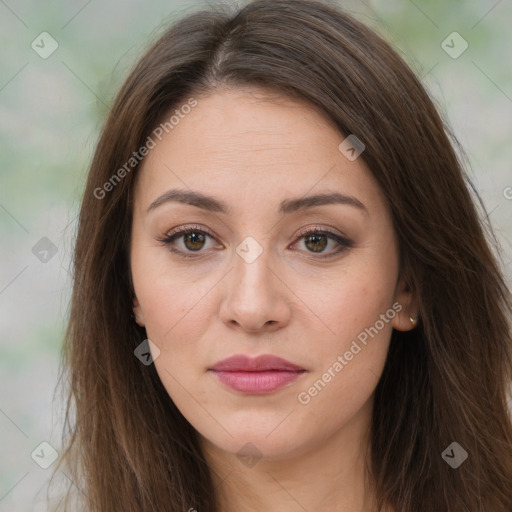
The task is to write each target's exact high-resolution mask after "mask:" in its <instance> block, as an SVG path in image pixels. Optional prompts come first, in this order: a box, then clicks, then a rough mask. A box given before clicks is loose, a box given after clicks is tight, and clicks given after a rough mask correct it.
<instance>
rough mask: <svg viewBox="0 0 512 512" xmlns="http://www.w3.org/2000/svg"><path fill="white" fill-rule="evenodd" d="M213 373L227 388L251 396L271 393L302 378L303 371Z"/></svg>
mask: <svg viewBox="0 0 512 512" xmlns="http://www.w3.org/2000/svg"><path fill="white" fill-rule="evenodd" d="M212 372H213V373H214V374H215V375H216V376H217V378H218V379H219V380H220V381H221V382H222V383H223V384H225V385H226V386H229V387H230V388H232V389H234V390H235V391H240V392H241V393H247V394H251V395H259V394H264V393H271V392H272V391H275V390H277V389H279V388H282V387H283V386H286V384H289V383H290V382H293V381H294V380H295V379H297V378H298V377H300V376H301V375H302V374H303V373H304V370H301V371H280V370H269V371H264V372H225V371H215V370H212Z"/></svg>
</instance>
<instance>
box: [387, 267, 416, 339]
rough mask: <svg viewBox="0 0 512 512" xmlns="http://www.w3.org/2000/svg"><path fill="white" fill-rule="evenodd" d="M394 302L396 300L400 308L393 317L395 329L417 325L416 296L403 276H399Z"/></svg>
mask: <svg viewBox="0 0 512 512" xmlns="http://www.w3.org/2000/svg"><path fill="white" fill-rule="evenodd" d="M395 302H398V303H399V304H400V305H401V306H402V309H400V311H398V312H397V314H396V315H395V317H394V318H393V321H392V325H393V328H394V329H396V330H397V331H410V330H411V329H414V328H415V327H416V325H418V314H419V311H418V297H417V294H416V291H415V290H413V289H412V287H411V286H410V285H409V282H408V280H407V278H406V277H405V276H402V277H401V278H400V281H399V283H398V285H397V287H396V291H395ZM411 319H412V320H413V321H411Z"/></svg>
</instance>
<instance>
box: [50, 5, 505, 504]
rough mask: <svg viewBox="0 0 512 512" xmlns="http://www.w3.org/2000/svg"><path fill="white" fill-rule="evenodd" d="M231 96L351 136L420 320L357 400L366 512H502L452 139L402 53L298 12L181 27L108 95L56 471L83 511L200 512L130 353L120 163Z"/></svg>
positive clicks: (497, 449) (497, 353) (127, 208)
mask: <svg viewBox="0 0 512 512" xmlns="http://www.w3.org/2000/svg"><path fill="white" fill-rule="evenodd" d="M242 85H249V86H251V85H252V86H262V87H265V88H267V89H271V90H274V91H276V92H279V93H282V94H284V95H286V96H289V97H298V98H301V99H302V100H306V101H308V102H310V103H311V104H313V105H314V106H316V108H317V109H318V110H319V111H321V112H323V113H324V114H325V116H326V117H327V118H329V119H331V120H332V121H334V123H336V126H338V127H339V130H340V133H341V134H355V135H356V136H357V137H358V138H359V139H360V140H361V141H362V142H363V143H364V144H365V151H364V154H363V156H362V157H363V158H364V160H365V162H366V164H367V165H368V166H369V168H370V170H371V172H372V173H373V175H374V177H375V178H376V180H377V181H378V183H379V185H380V187H381V189H382V191H383V193H384V194H385V196H386V198H387V201H388V203H389V206H390V209H391V212H392V217H393V222H394V228H395V230H396V233H397V235H398V239H399V247H400V258H401V272H402V273H403V275H405V276H406V278H407V280H408V283H409V286H410V287H411V289H413V290H415V292H416V293H417V296H418V298H419V312H420V322H419V324H418V327H417V328H416V329H413V330H412V331H408V332H398V331H393V334H392V339H391V344H390V349H389V354H388V358H387V361H386V365H385V368H384V372H383V375H382V377H381V379H380V381H379V383H378V386H377V389H376V392H375V400H374V411H373V419H372V426H371V429H372V430H371V464H370V466H369V467H368V468H367V470H368V472H367V474H368V477H369V478H370V479H371V482H372V484H373V485H374V489H375V494H376V496H377V498H378V503H377V506H378V508H379V509H380V508H381V507H383V506H384V505H385V504H386V503H388V504H390V505H391V506H392V507H393V508H394V510H395V511H396V512H410V511H412V510H414V511H415V512H420V511H425V512H437V511H446V510H453V511H468V512H473V511H475V512H476V511H486V512H487V511H492V512H510V511H511V510H512V493H511V490H510V485H511V483H512V424H511V419H510V416H509V412H508V410H507V391H508V389H509V388H508V386H509V385H510V383H511V381H512V354H511V352H512V349H511V347H512V340H511V321H510V320H511V316H512V315H511V300H510V294H509V291H508V289H507V287H506V285H505V283H504V280H503V277H502V274H501V271H500V267H499V264H498V261H497V258H496V256H495V255H494V254H493V252H492V250H491V247H492V246H493V244H494V243H495V239H494V238H493V235H492V229H490V227H488V228H486V226H485V223H484V221H483V220H481V216H482V218H484V217H485V208H484V207H483V205H482V202H481V200H480V199H479V197H478V194H477V193H476V191H475V190H474V189H473V188H472V185H471V182H470V180H469V178H468V176H467V174H466V173H465V171H464V168H463V163H462V160H461V157H460V156H458V155H457V152H456V151H455V149H454V147H455V145H457V144H458V143H457V141H456V139H455V137H453V135H452V134H451V132H450V131H449V129H448V127H447V126H446V123H445V122H444V121H443V119H442V118H441V116H440V114H439V113H438V112H437V111H436V108H435V107H434V105H433V102H432V100H431V99H430V98H429V96H428V94H427V93H426V91H425V89H424V88H423V87H422V85H421V84H420V82H419V80H418V78H417V77H416V76H415V75H414V73H413V72H412V71H411V70H410V69H409V67H408V66H407V65H406V64H405V62H404V61H403V60H402V59H401V57H400V56H399V55H398V54H397V53H396V52H395V51H394V50H393V49H392V48H391V47H390V45H389V44H388V43H386V42H385V41H384V40H383V39H382V38H381V37H380V36H378V35H377V34H376V33H374V31H372V30H370V29H369V28H367V27H366V26H364V25H363V24H361V23H360V22H358V21H357V20H355V19H353V18H352V17H351V16H350V15H348V14H346V13H344V12H343V11H341V10H340V9H338V8H336V7H335V6H333V5H331V4H330V3H326V2H321V1H315V0H256V1H252V2H250V3H248V4H246V5H245V6H243V7H242V8H240V9H238V10H237V11H236V12H230V11H228V10H226V9H224V8H221V7H219V8H215V9H212V8H207V9H203V10H201V11H199V12H195V13H192V14H189V15H188V16H186V17H185V18H183V19H181V20H180V21H179V22H177V23H175V24H174V25H173V26H172V27H170V28H169V29H167V30H166V31H165V33H164V34H163V35H162V36H161V37H160V38H159V39H158V41H156V43H154V44H153V46H151V48H150V49H149V50H148V51H147V52H146V53H145V55H144V56H143V57H142V58H141V59H140V60H139V62H138V63H137V64H136V66H135V67H134V69H133V71H132V72H131V74H130V75H129V76H128V78H127V79H126V81H125V83H124V84H123V86H122V88H121V90H120V92H119V93H118V95H117V97H116V99H115V101H114V104H113V106H112V109H111V110H110V113H109V115H108V118H107V120H106V122H105V124H104V127H103V130H102V132H101V136H100V139H99V142H98V144H97V148H96V152H95V154H94V158H93V160H92V163H91V166H90V171H89V174H88V180H87V184H86V187H85V192H84V195H83V199H82V206H81V211H80V216H79V224H78V234H77V240H76V248H75V253H74V282H73V294H72V303H71V311H70V318H69V325H68V330H67V336H66V342H65V346H64V350H63V360H62V368H63V375H65V376H67V377H68V379H66V380H65V382H67V381H68V380H69V395H68V400H67V416H66V428H69V437H65V446H66V450H65V452H64V454H63V457H61V459H60V461H59V463H58V465H57V467H56V469H55V472H54V475H55V474H56V473H57V472H58V471H59V470H60V469H61V468H63V467H64V465H65V464H66V469H65V471H66V474H67V475H68V477H69V478H70V479H72V481H74V482H75V485H76V486H77V487H79V488H80V490H81V491H82V494H81V496H82V497H83V500H82V501H83V503H84V504H85V505H86V508H87V510H91V511H98V512H112V511H143V510H144V511H146V510H147V511H150V510H151V511H153V512H159V511H161V512H164V511H165V512H170V511H174V512H177V511H180V512H183V511H187V510H190V509H196V510H198V511H200V512H215V511H218V508H217V505H216V493H215V488H214V485H213V479H212V475H211V469H210V468H209V467H208V465H207V464H206V462H205V459H204V457H203V454H202V452H201V449H200V447H199V443H198V440H197V438H196V432H195V430H194V428H193V427H192V426H191V425H190V424H189V423H188V421H187V420H186V419H185V418H184V417H183V416H182V414H181V413H180V411H179V410H178V409H177V408H176V406H175V405H174V403H173V402H172V400H171V399H170V397H169V395H168V394H167V392H166V390H165V388H164V387H163V385H162V383H161V382H160V379H159V377H158V375H157V373H156V370H155V368H154V365H150V366H145V365H143V364H141V362H140V361H139V360H138V359H137V358H136V357H135V356H134V350H135V348H136V347H137V346H138V345H139V344H140V343H141V341H142V340H144V339H145V338H146V335H145V330H144V329H143V328H140V327H138V326H137V325H136V323H135V322H134V321H133V319H132V318H131V312H132V297H133V289H132V286H131V276H130V265H129V254H128V248H129V240H130V231H131V216H132V192H133V183H134V179H135V176H136V174H137V168H138V165H135V164H134V162H133V161H132V164H133V165H132V164H130V165H131V166H128V167H126V162H128V161H130V158H131V157H132V156H133V154H134V152H137V151H138V150H139V149H140V148H141V147H142V146H144V145H145V144H147V142H148V137H149V136H150V134H151V133H152V130H154V129H155V127H156V126H157V124H158V123H159V122H160V121H161V119H162V118H163V116H164V115H168V113H169V112H171V111H173V110H174V109H175V108H177V107H179V106H180V105H183V104H185V103H187V101H189V100H190V98H192V97H194V98H200V97H201V95H205V94H211V93H212V92H215V89H216V88H218V87H221V86H228V87H237V86H242ZM199 101H200V100H199ZM340 140H341V139H340ZM123 166H125V167H124V169H125V172H124V173H121V175H122V177H121V178H120V179H119V180H117V179H116V180H115V181H112V178H113V175H114V174H116V173H117V177H118V178H119V176H120V174H119V173H118V170H119V169H121V168H122V167H123ZM109 180H110V181H109ZM107 182H109V183H110V184H111V185H110V186H105V184H106V183H107ZM454 442H456V443H458V445H460V447H462V448H463V449H464V450H465V451H466V452H467V454H468V458H467V460H465V461H464V462H463V463H462V464H461V465H460V466H459V467H457V468H456V469H455V468H453V467H450V465H449V464H448V463H447V461H446V460H447V459H446V456H443V455H442V454H443V453H444V452H445V450H446V449H447V448H448V449H449V448H450V446H452V449H453V445H452V443H454ZM456 449H459V448H458V447H456ZM448 453H449V454H450V455H449V456H452V454H453V452H450V449H449V450H448ZM63 471H64V469H63Z"/></svg>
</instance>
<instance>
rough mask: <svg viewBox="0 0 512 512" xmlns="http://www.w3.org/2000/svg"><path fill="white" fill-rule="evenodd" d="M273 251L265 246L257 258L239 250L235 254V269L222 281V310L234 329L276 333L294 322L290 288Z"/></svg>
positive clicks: (223, 316) (226, 321) (229, 324)
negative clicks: (272, 255) (245, 257)
mask: <svg viewBox="0 0 512 512" xmlns="http://www.w3.org/2000/svg"><path fill="white" fill-rule="evenodd" d="M269 254H270V250H269V249H268V248H265V249H263V252H262V253H261V254H260V255H259V256H258V257H257V258H256V259H254V261H251V259H248V260H246V259H244V258H243V257H242V256H240V255H239V254H238V253H235V254H234V255H233V266H234V268H232V270H231V272H229V273H228V275H227V276H226V279H224V280H223V283H222V285H223V287H224V288H223V299H222V302H221V306H220V313H219V314H220V318H221V320H222V321H223V322H224V323H225V324H226V325H228V326H229V327H230V328H237V329H239V330H243V331H246V332H250V333H257V332H272V331H275V330H278V329H280V328H282V327H284V326H285V325H286V324H287V323H288V322H289V321H290V317H291V308H290V306H291V301H290V294H291V292H290V288H289V287H288V286H287V285H286V282H285V279H284V276H283V275H280V272H279V267H278V265H275V264H272V262H271V261H270V258H269ZM271 267H273V268H271ZM281 274H282V272H281Z"/></svg>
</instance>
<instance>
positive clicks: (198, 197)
mask: <svg viewBox="0 0 512 512" xmlns="http://www.w3.org/2000/svg"><path fill="white" fill-rule="evenodd" d="M169 202H178V203H183V204H188V205H191V206H196V207H198V208H201V209H203V210H207V211H210V212H216V213H223V214H226V215H229V214H230V213H231V208H230V207H229V206H228V205H227V204H226V203H225V202H224V201H221V200H220V199H216V198H215V197H212V196H208V195H205V194H202V193H200V192H197V191H193V190H180V189H172V190H168V191H167V192H165V193H164V194H162V195H161V196H159V197H157V198H156V199H155V200H154V201H153V202H152V203H151V204H150V205H149V207H148V209H147V211H146V214H148V213H149V212H151V211H152V210H154V209H156V208H158V207H159V206H161V205H163V204H166V203H169ZM329 204H341V205H347V206H353V207H355V208H357V209H359V210H361V211H363V212H366V213H368V209H367V208H366V206H365V205H364V204H363V203H362V202H361V201H359V199H357V198H355V197H354V196H348V195H345V194H340V193H339V192H331V193H329V194H316V195H312V196H306V197H299V198H296V199H285V200H284V201H281V203H280V205H279V213H281V214H290V213H294V212H297V211H302V210H307V209H308V208H314V207H316V206H323V205H329Z"/></svg>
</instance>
